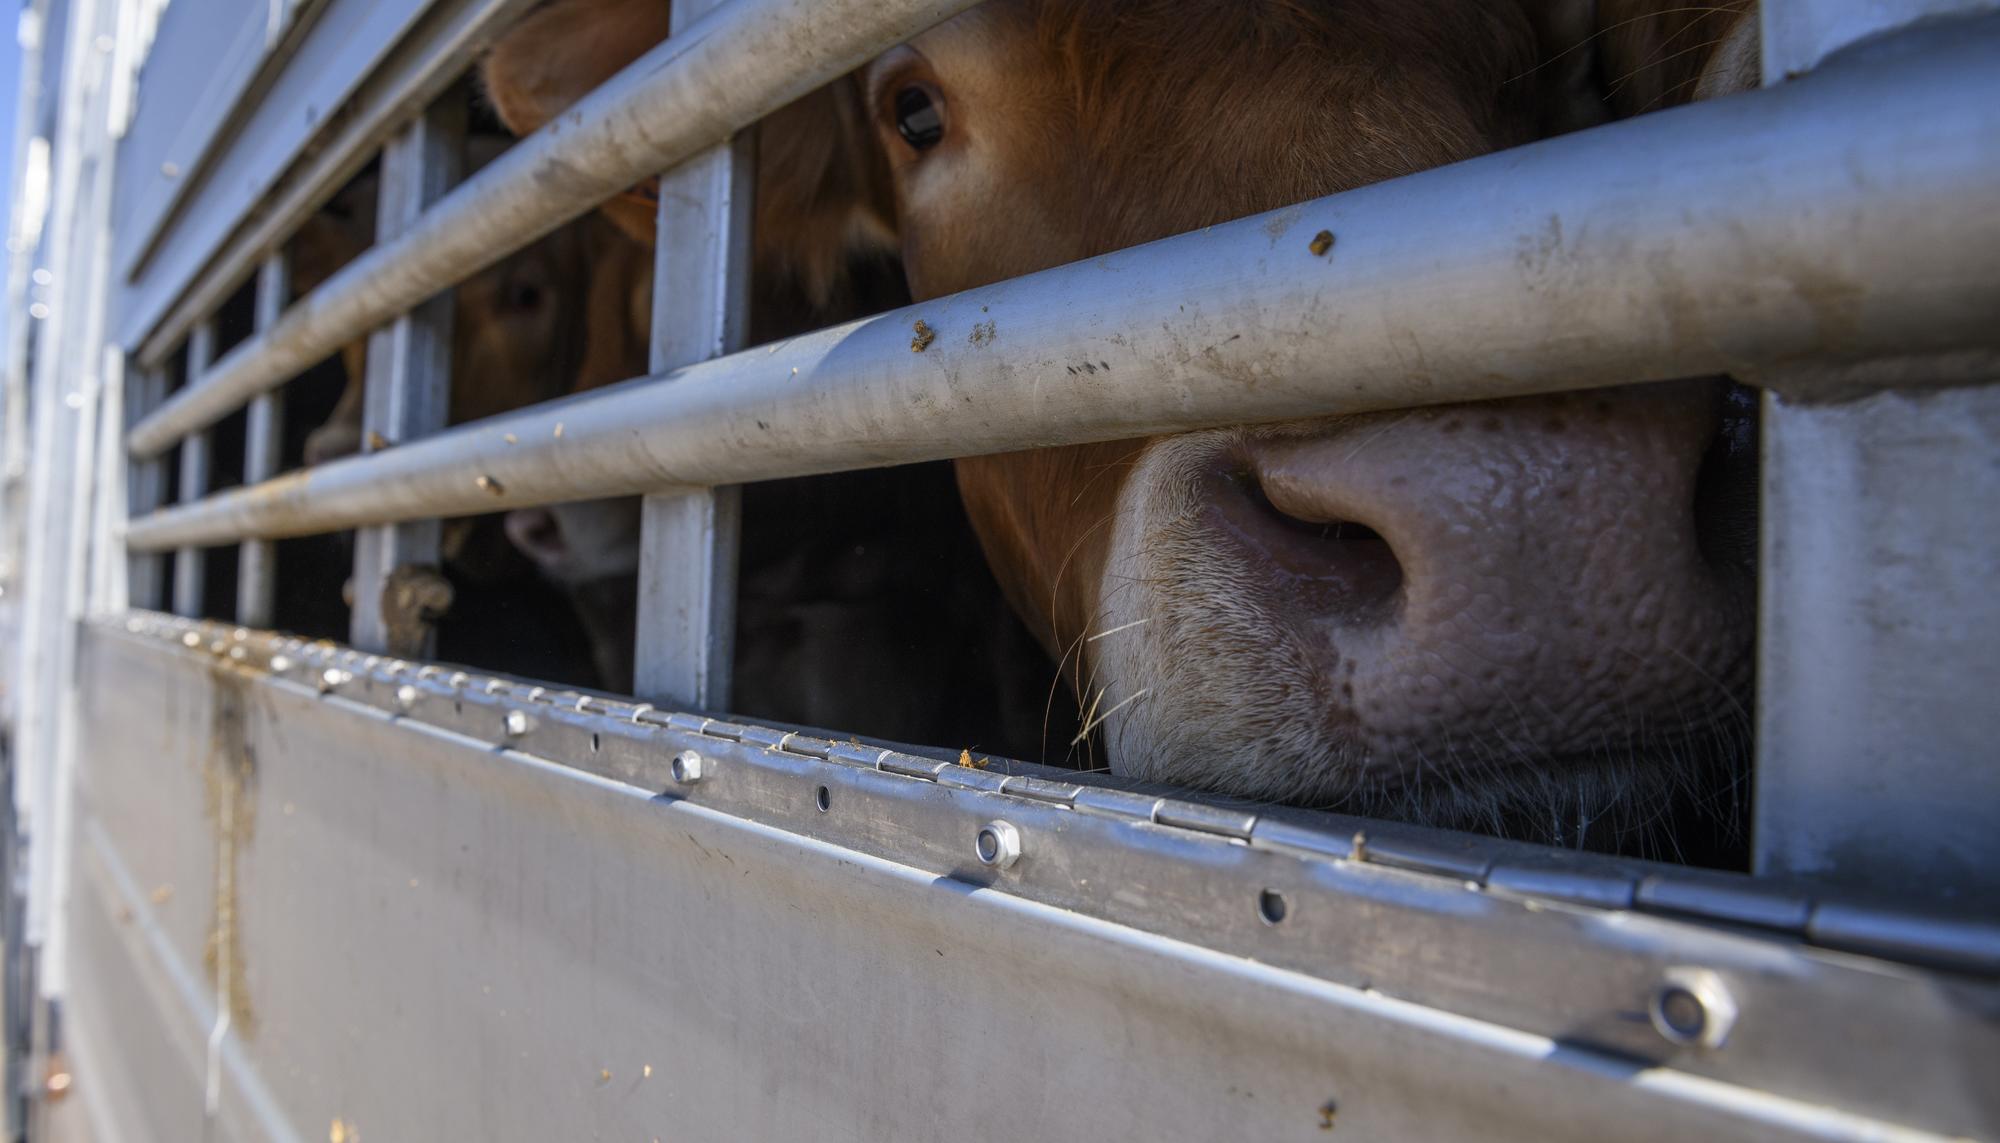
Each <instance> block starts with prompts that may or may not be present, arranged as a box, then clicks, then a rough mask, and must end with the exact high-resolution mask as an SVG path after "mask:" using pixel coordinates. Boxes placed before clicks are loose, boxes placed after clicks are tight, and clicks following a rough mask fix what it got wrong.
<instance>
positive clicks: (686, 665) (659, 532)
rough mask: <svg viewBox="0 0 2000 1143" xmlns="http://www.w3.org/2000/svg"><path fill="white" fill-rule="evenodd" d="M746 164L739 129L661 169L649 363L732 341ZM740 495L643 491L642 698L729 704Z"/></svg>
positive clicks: (694, 8)
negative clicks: (708, 147)
mask: <svg viewBox="0 0 2000 1143" xmlns="http://www.w3.org/2000/svg"><path fill="white" fill-rule="evenodd" d="M718 3H719V0H674V5H673V15H672V24H671V26H672V27H673V28H675V29H676V30H678V29H682V28H685V27H687V26H688V25H689V24H690V23H692V22H694V21H695V20H697V19H699V18H700V17H701V16H702V15H704V14H706V13H707V12H708V11H709V10H710V9H713V8H715V7H717V5H718ZM755 174H756V136H755V134H754V133H753V132H750V131H743V132H739V133H738V134H737V135H735V136H734V137H732V138H731V139H730V140H729V141H728V142H725V143H722V144H720V145H718V146H716V147H714V148H711V149H710V150H708V151H704V152H703V153H701V154H700V155H697V156H695V157H694V158H692V159H690V160H688V161H687V162H685V163H683V164H681V165H680V166H678V167H676V168H674V169H673V170H671V171H669V172H667V173H666V174H665V175H663V176H661V178H660V213H659V229H658V243H657V246H656V247H655V262H654V265H653V346H652V370H653V372H654V373H660V372H663V371H665V370H668V369H674V368H678V367H679V366H682V365H688V364H691V363H693V362H696V361H703V360H706V359H708V358H711V357H717V356H720V355H722V354H724V353H728V352H731V351H732V350H736V349H740V348H742V346H743V342H744V336H745V332H746V330H747V327H748V317H749V311H750V226H751V208H752V206H753V200H752V193H753V190H754V187H755V182H756V180H755ZM741 505H742V497H741V495H740V490H739V489H737V488H735V487H725V488H703V489H696V490H692V491H686V490H676V491H671V492H660V493H655V494H652V495H649V496H647V497H646V498H645V500H644V507H643V508H642V510H641V517H640V540H639V545H640V546H639V608H638V625H639V626H638V633H637V639H636V648H637V651H636V662H635V663H634V665H633V676H632V677H633V687H634V689H635V690H636V691H637V693H638V694H639V696H640V697H642V698H645V699H648V700H650V701H653V702H658V703H665V704H670V705H673V706H684V707H692V708H695V709H701V710H719V709H722V708H724V707H726V706H727V705H728V703H729V671H730V666H731V664H732V662H733V660H734V657H735V655H734V651H735V647H734V643H735V625H736V556H737V545H738V539H739V537H740V534H741V530H742V527H741V524H742V520H741Z"/></svg>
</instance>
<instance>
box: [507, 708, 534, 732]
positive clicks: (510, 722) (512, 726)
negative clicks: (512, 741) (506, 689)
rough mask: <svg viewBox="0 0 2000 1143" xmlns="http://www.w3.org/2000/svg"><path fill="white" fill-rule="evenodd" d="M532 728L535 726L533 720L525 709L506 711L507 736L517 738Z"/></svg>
mask: <svg viewBox="0 0 2000 1143" xmlns="http://www.w3.org/2000/svg"><path fill="white" fill-rule="evenodd" d="M534 728H535V720H534V719H533V718H531V717H529V715H528V712H527V711H524V710H510V711H508V712H507V735H508V737H510V738H519V737H521V736H522V735H523V734H526V733H528V732H529V731H530V730H533V729H534Z"/></svg>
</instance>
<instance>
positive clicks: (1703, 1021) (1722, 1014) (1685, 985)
mask: <svg viewBox="0 0 2000 1143" xmlns="http://www.w3.org/2000/svg"><path fill="white" fill-rule="evenodd" d="M1647 1012H1648V1014H1649V1015H1650V1016H1651V1017H1652V1019H1653V1029H1654V1030H1655V1031H1657V1032H1658V1033H1659V1034H1660V1035H1661V1037H1663V1038H1664V1039H1666V1040H1667V1042H1669V1043H1672V1044H1678V1045H1680V1046H1681V1047H1685V1048H1719V1047H1721V1046H1722V1044H1723V1041H1725V1040H1727V1039H1728V1038H1729V1031H1730V1029H1731V1028H1732V1027H1733V1026H1734V1025H1735V1023H1736V1001H1735V1000H1734V999H1732V998H1731V997H1730V995H1729V990H1728V988H1727V987H1725V986H1724V985H1723V983H1722V978H1721V977H1719V976H1717V975H1716V974H1715V973H1713V972H1710V971H1709V970H1707V969H1702V968H1671V969H1668V970H1667V973H1666V976H1665V977H1664V978H1663V979H1662V980H1661V981H1660V984H1659V987H1657V988H1655V989H1654V990H1653V996H1652V1001H1651V1003H1650V1004H1648V1006H1647Z"/></svg>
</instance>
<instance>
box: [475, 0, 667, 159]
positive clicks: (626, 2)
mask: <svg viewBox="0 0 2000 1143" xmlns="http://www.w3.org/2000/svg"><path fill="white" fill-rule="evenodd" d="M667 25H668V3H667V0H556V2H555V3H550V4H545V5H543V6H542V7H540V8H537V9H536V10H535V11H533V12H531V13H529V14H528V16H527V17H526V18H524V19H523V20H522V21H521V22H520V23H519V24H516V25H515V26H514V29H513V30H512V31H510V32H508V33H507V35H505V36H504V37H502V38H501V40H500V42H499V43H496V44H494V45H493V50H492V51H491V52H489V53H487V56H486V60H485V62H484V63H482V64H481V65H480V69H479V71H480V79H481V81H482V83H483V85H484V86H485V88H486V96H487V98H488V100H490V101H491V102H492V104H493V110H494V111H495V112H496V113H498V114H499V116H500V121H501V122H502V123H505V124H506V125H507V129H508V130H509V131H512V132H513V133H514V134H516V135H526V134H528V133H530V132H532V131H534V130H535V129H536V128H539V127H540V126H541V125H542V124H544V123H547V122H548V121H549V120H551V119H553V118H555V117H556V116H557V115H559V114H561V113H562V112H563V111H564V110H565V109H567V108H568V107H569V106H570V105H571V104H573V103H575V102H576V101H577V100H579V99H582V98H583V97H584V96H586V95H588V94H590V92H591V91H592V89H594V88H596V87H597V85H598V84H600V83H603V82H604V81H605V80H607V79H610V78H611V77H612V76H614V75H616V74H618V72H620V71H621V70H623V69H624V67H625V65H627V64H629V63H631V62H632V61H633V60H636V59H638V58H639V57H640V56H642V55H644V54H645V53H646V52H647V51H648V50H649V49H651V48H652V47H653V45H655V44H657V43H659V42H660V41H661V40H664V39H666V38H667Z"/></svg>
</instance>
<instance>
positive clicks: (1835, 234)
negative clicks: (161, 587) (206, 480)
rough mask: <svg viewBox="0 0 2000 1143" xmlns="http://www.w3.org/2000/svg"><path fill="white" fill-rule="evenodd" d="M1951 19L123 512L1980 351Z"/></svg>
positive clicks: (286, 506)
mask: <svg viewBox="0 0 2000 1143" xmlns="http://www.w3.org/2000/svg"><path fill="white" fill-rule="evenodd" d="M1949 31H1950V34H1949V35H1946V36H1943V37H1937V36H1932V35H1930V34H1928V33H1916V34H1914V35H1916V36H1919V37H1922V38H1925V39H1927V40H1928V41H1930V42H1927V43H1925V44H1923V45H1918V47H1919V48H1920V50H1904V51H1898V50H1889V51H1875V52H1871V53H1865V58H1857V59H1845V60H1841V61H1838V62H1837V63H1836V64H1832V65H1829V66H1828V67H1827V68H1826V69H1824V71H1822V72H1819V73H1816V74H1814V75H1813V76H1810V77H1808V78H1805V79H1802V80H1799V81H1797V82H1795V83H1791V84H1787V85H1785V86H1784V87H1782V88H1777V89H1772V90H1766V91H1760V92H1754V93H1750V94H1746V95H1743V96H1737V97H1732V98H1730V99H1726V100H1720V101H1716V102H1713V103H1705V104H1700V105H1696V106H1693V107H1687V108H1681V109H1678V110H1674V111H1669V112H1662V113H1659V114H1655V115H1649V116H1645V117H1642V118H1640V119H1636V120H1631V121H1628V122H1625V123H1622V124H1619V125H1617V126H1615V127H1610V128H1604V129H1599V130H1595V131H1588V132H1583V133H1579V134H1576V135H1571V136H1566V137H1563V138H1560V139H1555V140H1551V141H1549V142H1546V143H1542V144H1537V145H1535V146H1531V147H1526V148H1521V149H1519V150H1515V151H1510V152H1507V153H1504V154H1498V155H1492V156H1488V157H1486V158H1483V159H1478V160H1474V161H1471V162H1467V163H1461V164H1457V165H1455V166H1452V167H1446V168H1442V169H1439V170H1435V171H1428V172H1425V173H1422V174H1418V175H1413V176H1410V177H1408V178H1404V179H1399V180H1396V181H1394V182H1390V183H1384V184H1379V185H1376V186H1373V187H1366V188H1363V189H1360V190H1356V191H1350V192H1348V193H1346V194H1342V195H1336V196H1333V197H1331V198H1326V199H1321V200H1318V201H1315V202H1311V203H1307V204H1305V205H1303V206H1299V207H1294V208H1290V209H1287V210H1282V211H1277V212H1274V213H1272V214H1269V215H1265V216H1261V217H1257V218H1251V219H1246V220H1242V221H1239V222H1235V223H1230V224H1228V225H1223V226H1216V227H1212V228H1210V229H1208V230H1206V231H1202V232H1200V233H1196V234H1189V235H1183V236H1181V237H1178V238H1173V239H1169V240H1166V241H1163V242H1158V243H1154V244H1152V245H1149V246H1143V247H1139V248H1137V249H1133V250H1128V251H1123V252H1120V253H1117V254H1113V255H1109V256H1106V257H1103V258H1097V259H1093V260H1091V261H1089V262H1084V263H1078V264H1076V265H1073V266H1068V267H1061V268H1057V269H1054V270H1049V271H1044V272H1042V273H1039V274H1033V275H1029V276H1027V277H1024V278H1019V279H1015V280H1013V281H1009V282H1004V283H1000V284H998V285H994V286H989V287H985V288H982V289H978V290H973V291H969V292H967V293H964V294H959V295H955V296H953V297H950V298H944V299H939V300H936V301H931V302H926V303H922V304H919V305H916V306H912V307H909V308H907V309H904V310H900V311H896V312H894V313H890V314H887V315H883V316H881V317H877V318H873V319H869V320H864V321H861V322H857V323H853V324H850V325H845V326H840V327H836V328H833V329H829V330H822V331H820V332H818V333H815V334H810V335H807V336H804V337H800V338H796V339H794V340H791V341H787V342H782V343H778V344H774V345H771V346H767V347H764V348H759V349H752V350H748V351H746V352H743V353H737V354H733V355H731V356H729V357H724V358H719V359H716V360H714V361H709V362H704V363H700V364H696V365H691V366H688V367H686V368H684V369H680V370H677V371H675V372H673V373H671V374H668V375H666V376H664V377H662V378H656V379H652V380H649V381H640V382H630V383H627V384H624V385H620V386H613V387H610V388H608V389H603V390H597V391H595V392H592V393H589V394H584V395H581V396H578V397H575V398H571V399H568V400H566V401H562V402H557V403H552V404H549V405H543V406H540V407H538V408H536V409H533V410H527V411H524V412H520V413H515V414H510V415H508V416H504V417H497V418H493V419H491V420H489V421H485V422H480V423H477V424H473V425H468V426H464V427H462V428H460V429H456V430H453V431H450V432H446V433H443V434H440V435H438V436H436V437H433V438H430V439H428V440H425V441H420V442H416V443H413V444H410V445H405V446H401V447H398V448H394V449H390V450H388V451H387V452H384V453H380V454H377V455H374V456H370V457H365V458H356V459H351V460H346V461H341V462H338V463H335V464H331V465H326V466H323V467H320V468H316V469H312V470H309V471H305V472H299V473H293V474H288V475H287V476H284V477H281V478H279V479H278V480H274V481H269V482H266V483H264V484H262V485H260V486H258V487H256V488H251V489H247V490H243V491H240V492H236V493H232V494H229V495H226V496H221V497H217V498H214V499H211V500H209V501H207V502H204V503H202V504H199V505H193V506H184V507H177V508H173V509H169V510H166V511H163V512H160V513H158V514H155V515H153V516H149V517H147V518H145V519H143V520H140V521H138V522H136V523H135V524H133V526H132V531H131V533H130V535H129V537H128V538H129V542H130V543H131V545H132V546H133V547H134V548H138V549H153V548H161V547H168V546H172V545H174V544H180V543H210V544H213V543H223V542H227V541H230V540H233V539H235V538H237V537H239V536H246V535H250V536H289V535H300V534H306V533H310V532H315V531H329V530H333V529H339V528H348V527H353V526H356V525H359V524H364V523H372V522H382V521H388V520H401V519H412V518H416V517H420V516H436V515H446V516H449V515H462V514H470V513H476V512H489V511H493V510H496V509H501V508H507V507H512V506H519V505H530V504H538V503H549V502H553V501H560V500H570V499H582V498H587V497H598V496H614V495H627V494H631V493H635V492H642V491H647V490H651V489H656V488H661V487H670V486H674V485H705V484H725V483H738V482H744V481H751V480H764V479H772V478H776V477H785V476H795V475H802V474H808V473H816V472H828V471H836V470H840V469H847V468H860V467H867V466H871V465H883V464H896V463H905V462H912V461H919V460H928V459H935V458H940V457H951V456H963V455H972V454H979V453H992V452H1003V451H1008V450H1014V449H1025V448H1036V447H1042V446H1048V445H1060V444H1070V443H1078V442H1084V441H1093V440H1110V439H1119V438H1127V437H1136V436H1144V435H1148V434H1153V433H1161V432H1169V431H1174V430H1181V429H1192V428H1199V427H1204V426H1212V425H1218V424H1241V423H1249V422H1257V421H1272V420H1280V419H1285V418H1292V417H1300V416H1307V415H1313V414H1329V413H1346V412H1359V411H1365V410H1375V409H1383V408H1393V407H1398V406H1407V405H1412V404H1427V403H1440V402H1449V401H1465V400H1475V399H1480V398H1490V397H1506V396H1514V395H1519V394H1526V393H1536V392H1547V391H1555V390H1564V389H1581V388H1591V387H1597V386H1602V385H1606V384H1613V383H1618V382H1621V381H1643V380H1654V379H1664V378H1671V377H1685V376H1695V375H1701V374H1706V373H1714V372H1731V373H1736V374H1738V375H1741V374H1742V373H1744V372H1746V371H1751V370H1754V369H1755V368H1756V367H1757V366H1759V365H1765V364H1770V363H1775V362H1791V361H1799V360H1810V359H1812V358H1814V357H1815V356H1824V355H1829V354H1832V355H1840V356H1843V357H1853V358H1863V359H1865V358H1868V357H1871V356H1876V355H1891V354H1894V355H1921V354H1927V353H1944V352H1949V351H1954V350H1963V349H1967V348H1971V349H1973V350H1975V351H1977V352H1989V353H1990V352H1992V351H1993V350H1994V349H1995V347H1996V346H2000V324H1996V323H1995V322H1993V320H1992V315H1993V314H1994V313H1995V312H2000V213H1996V212H1994V211H1993V210H1991V209H1990V205H1991V203H1992V202H1993V201H1994V200H1995V198H1996V197H2000V72H1996V71H1995V69H1993V68H1992V67H1991V66H1990V64H1991V59H1992V56H1991V53H1992V52H1994V51H1995V50H2000V24H1996V22H1994V21H1980V22H1977V23H1975V24H1971V25H1967V26H1965V27H1961V28H1955V29H1951V30H1949ZM1905 46H1906V45H1899V44H1891V45H1887V47H1889V48H1892V49H1894V48H1900V47H1905ZM1980 92H1985V93H1986V94H1985V95H1984V96H1981V95H1979V93H1980ZM1635 155H1643V156H1645V157H1646V161H1645V162H1643V163H1639V162H1635V161H1634V159H1633V157H1634V156H1635ZM489 169H490V168H489ZM1803 204H1811V205H1810V208H1807V207H1806V206H1804V205H1803ZM1322 230H1324V231H1327V232H1330V233H1332V234H1334V235H1336V236H1337V241H1336V242H1335V243H1334V245H1333V246H1332V247H1331V248H1327V247H1326V246H1325V245H1324V244H1322V243H1320V242H1317V241H1315V239H1316V237H1317V235H1318V233H1319V232H1320V231H1322ZM1315 251H1324V253H1315ZM919 322H921V323H922V324H923V327H924V330H925V331H926V332H927V334H928V338H927V339H926V338H921V337H918V338H915V339H914V340H913V336H914V331H915V329H916V326H917V324H918V323H919Z"/></svg>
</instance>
